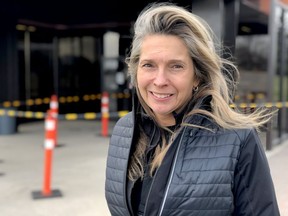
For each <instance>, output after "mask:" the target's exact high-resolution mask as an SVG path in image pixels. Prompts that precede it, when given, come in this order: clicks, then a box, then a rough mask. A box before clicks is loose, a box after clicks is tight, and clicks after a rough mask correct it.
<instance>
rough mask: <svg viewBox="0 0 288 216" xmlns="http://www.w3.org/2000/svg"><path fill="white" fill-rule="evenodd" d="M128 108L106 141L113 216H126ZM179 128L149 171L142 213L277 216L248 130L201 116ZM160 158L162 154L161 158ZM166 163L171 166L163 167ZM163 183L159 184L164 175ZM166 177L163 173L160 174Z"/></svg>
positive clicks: (260, 155)
mask: <svg viewBox="0 0 288 216" xmlns="http://www.w3.org/2000/svg"><path fill="white" fill-rule="evenodd" d="M134 121H135V120H134V118H133V112H132V113H129V114H127V115H126V116H124V117H123V118H121V119H120V120H119V121H118V122H117V124H116V126H115V127H114V130H113V133H112V137H111V140H110V146H109V152H108V158H107V169H106V183H105V195H106V200H107V203H108V207H109V210H110V212H111V215H113V216H129V215H132V214H131V210H130V209H129V206H131V205H130V204H131V203H130V202H131V200H130V197H128V196H127V193H126V192H127V188H126V187H127V178H126V176H127V167H128V158H129V155H130V154H131V152H130V151H131V147H132V145H133V139H134V137H133V136H134V128H135V127H134V123H135V122H134ZM189 122H190V123H193V124H197V125H201V126H204V127H209V128H210V129H211V130H210V131H209V130H206V129H200V128H192V127H183V129H182V130H181V132H180V133H179V135H178V137H177V138H176V139H175V141H174V142H173V143H172V144H171V145H172V146H171V147H170V149H169V151H168V152H167V154H166V156H165V158H166V157H168V158H171V154H173V157H172V158H173V160H172V161H171V164H169V166H167V164H165V163H163V164H162V165H161V166H160V167H159V168H158V170H157V173H156V174H155V176H154V181H153V183H152V186H151V192H150V193H149V195H148V200H147V203H146V211H145V214H144V215H145V216H154V215H155V216H156V215H162V216H174V215H175V216H194V215H197V216H202V215H203V216H226V215H227V216H228V215H237V216H238V215H245V216H278V215H279V210H278V206H277V201H276V197H275V192H274V188H273V183H272V180H271V176H270V171H269V166H268V163H267V159H266V156H265V152H264V151H263V148H262V146H261V143H260V140H259V137H258V134H257V132H256V131H255V130H253V129H241V130H240V129H239V130H224V129H221V128H219V127H217V126H216V125H214V124H213V123H212V122H211V121H210V120H209V119H207V118H205V117H203V116H196V117H193V118H192V119H191V120H190V121H189ZM164 161H165V159H164ZM167 167H170V168H169V170H167ZM165 174H166V176H167V185H165V187H161V185H159V182H163V177H164V176H165ZM165 178H166V177H165Z"/></svg>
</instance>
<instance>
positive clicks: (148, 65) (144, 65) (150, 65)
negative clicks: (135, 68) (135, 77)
mask: <svg viewBox="0 0 288 216" xmlns="http://www.w3.org/2000/svg"><path fill="white" fill-rule="evenodd" d="M142 67H146V68H150V67H153V66H152V64H149V63H145V64H143V65H142Z"/></svg>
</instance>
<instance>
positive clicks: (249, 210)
mask: <svg viewBox="0 0 288 216" xmlns="http://www.w3.org/2000/svg"><path fill="white" fill-rule="evenodd" d="M233 192H234V206H235V211H234V212H235V214H234V215H235V216H240V215H241V216H242V215H243V216H244V215H245V216H278V215H280V213H279V209H278V204H277V200H276V195H275V191H274V185H273V181H272V177H271V174H270V168H269V164H268V161H267V158H266V154H265V151H264V149H263V146H262V144H261V141H260V139H259V136H258V134H257V132H256V131H255V130H251V131H250V132H249V134H248V135H247V137H246V138H244V140H243V142H242V145H241V147H240V155H239V158H238V163H237V165H236V170H235V176H234V188H233Z"/></svg>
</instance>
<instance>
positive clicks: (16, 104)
mask: <svg viewBox="0 0 288 216" xmlns="http://www.w3.org/2000/svg"><path fill="white" fill-rule="evenodd" d="M101 97H102V94H100V93H99V94H86V95H84V96H83V97H82V100H83V101H93V100H100V99H101ZM110 97H111V98H115V99H117V98H119V99H124V98H125V99H127V98H130V97H131V96H130V94H129V93H112V94H111V95H110ZM80 100H81V98H80V97H79V96H66V97H64V96H62V97H59V103H73V102H74V103H77V102H79V101H80ZM49 103H50V98H43V99H42V98H36V99H28V100H25V101H19V100H15V101H4V102H2V103H0V106H1V105H2V107H4V108H9V107H20V106H24V105H26V106H34V105H42V104H49Z"/></svg>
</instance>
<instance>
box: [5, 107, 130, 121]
mask: <svg viewBox="0 0 288 216" xmlns="http://www.w3.org/2000/svg"><path fill="white" fill-rule="evenodd" d="M128 112H129V111H128V110H122V111H118V112H112V113H109V116H111V117H114V118H118V117H122V116H124V115H126V114H127V113H128ZM46 115H47V114H46V113H45V112H31V111H15V110H8V109H0V117H1V116H9V117H19V118H29V119H32V118H35V119H44V118H45V117H46ZM101 117H102V114H101V113H92V112H87V113H66V114H58V117H57V118H58V119H60V120H83V119H84V120H93V119H96V120H100V119H101Z"/></svg>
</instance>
